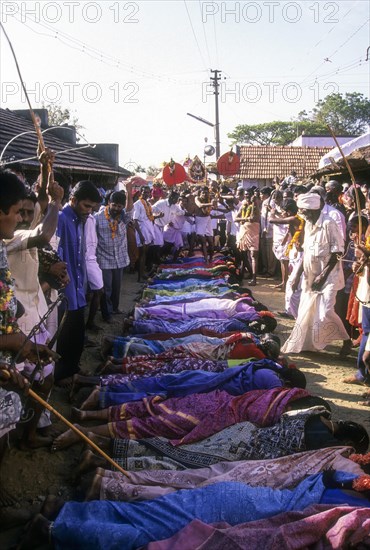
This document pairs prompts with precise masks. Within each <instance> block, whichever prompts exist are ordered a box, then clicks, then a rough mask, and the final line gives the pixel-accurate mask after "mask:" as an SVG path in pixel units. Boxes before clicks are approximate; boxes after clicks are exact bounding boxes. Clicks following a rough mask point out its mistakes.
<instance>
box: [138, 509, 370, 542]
mask: <svg viewBox="0 0 370 550" xmlns="http://www.w3.org/2000/svg"><path fill="white" fill-rule="evenodd" d="M361 543H362V544H363V546H359V545H360V544H361ZM369 546H370V509H369V508H355V507H350V506H336V507H335V508H332V507H328V506H327V505H323V504H314V505H313V506H309V507H308V508H306V509H305V510H303V511H302V512H298V511H297V512H283V513H282V514H278V515H276V516H274V517H272V518H268V519H261V520H257V521H251V522H249V523H242V524H240V525H236V526H234V527H231V526H230V525H228V524H227V523H219V524H214V525H207V524H205V523H203V522H202V521H200V520H198V519H195V520H193V521H192V522H191V523H189V525H187V526H186V527H184V529H182V530H181V531H179V532H178V533H177V534H176V535H174V536H173V537H171V538H169V539H166V540H162V541H158V542H151V543H149V544H148V546H146V550H174V549H175V548H179V549H180V548H181V550H210V549H212V550H225V549H238V550H259V549H260V548H265V549H269V550H283V549H288V548H289V549H290V550H293V549H295V550H299V549H302V548H310V550H329V549H331V550H333V549H337V550H340V549H341V548H357V547H358V548H368V547H369Z"/></svg>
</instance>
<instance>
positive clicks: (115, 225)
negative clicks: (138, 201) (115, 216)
mask: <svg viewBox="0 0 370 550" xmlns="http://www.w3.org/2000/svg"><path fill="white" fill-rule="evenodd" d="M104 216H105V219H106V220H107V221H108V224H109V227H110V230H111V234H112V239H115V237H116V235H117V231H118V220H111V218H110V214H109V206H106V207H105V208H104Z"/></svg>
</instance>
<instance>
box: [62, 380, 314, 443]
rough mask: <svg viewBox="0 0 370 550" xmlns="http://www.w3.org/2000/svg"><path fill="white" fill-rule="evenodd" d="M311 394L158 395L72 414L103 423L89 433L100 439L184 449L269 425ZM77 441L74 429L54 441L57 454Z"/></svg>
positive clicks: (290, 391) (279, 391)
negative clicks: (242, 428) (227, 431)
mask: <svg viewBox="0 0 370 550" xmlns="http://www.w3.org/2000/svg"><path fill="white" fill-rule="evenodd" d="M308 395H309V394H308V392H306V391H305V390H302V389H299V388H292V389H284V388H274V389H272V390H267V391H266V390H255V391H251V392H248V393H245V394H243V395H240V396H238V397H233V396H231V395H230V394H228V393H227V392H225V391H219V390H216V391H213V392H210V393H199V394H192V395H187V396H186V397H173V398H170V399H163V398H162V397H161V396H159V395H156V396H154V397H151V398H149V399H147V398H144V399H142V400H141V401H133V402H131V403H125V404H124V405H117V406H114V407H109V408H107V409H103V410H99V411H79V410H78V409H72V412H73V414H74V417H75V419H76V420H79V421H86V420H97V421H100V422H101V425H99V426H94V427H93V428H91V429H90V430H89V431H92V432H94V433H96V434H98V435H104V436H106V437H117V438H122V439H142V438H145V437H152V436H163V437H167V438H169V439H171V440H173V441H172V443H173V444H174V445H181V444H184V443H191V442H193V441H199V440H201V439H204V438H205V437H208V436H210V435H212V434H214V433H216V432H219V431H220V430H222V429H223V428H226V427H227V426H231V425H233V424H236V423H238V422H243V421H246V420H248V421H250V422H254V423H255V424H257V425H259V426H270V425H272V424H275V423H276V422H277V421H278V419H279V418H280V416H281V415H282V413H283V412H285V410H286V409H287V407H288V406H289V405H290V404H291V403H292V402H293V401H295V400H297V399H299V398H301V397H306V396H308ZM86 431H87V430H86V429H85V432H86ZM78 441H79V437H78V436H77V435H76V434H75V432H73V431H72V430H71V429H69V430H67V431H66V432H65V433H63V434H62V435H61V436H59V437H58V438H56V439H55V440H54V442H53V444H52V450H54V451H57V450H59V449H63V448H64V447H68V446H69V445H71V444H74V443H77V442H78Z"/></svg>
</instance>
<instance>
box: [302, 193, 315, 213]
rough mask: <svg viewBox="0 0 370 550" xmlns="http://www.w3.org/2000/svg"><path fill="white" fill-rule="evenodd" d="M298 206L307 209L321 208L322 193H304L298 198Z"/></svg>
mask: <svg viewBox="0 0 370 550" xmlns="http://www.w3.org/2000/svg"><path fill="white" fill-rule="evenodd" d="M297 206H298V208H304V209H305V210H320V195H317V194H316V193H303V194H302V195H299V196H298V198H297Z"/></svg>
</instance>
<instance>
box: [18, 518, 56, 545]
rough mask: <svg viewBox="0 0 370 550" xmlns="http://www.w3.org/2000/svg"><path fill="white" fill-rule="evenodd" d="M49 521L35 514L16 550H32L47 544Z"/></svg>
mask: <svg viewBox="0 0 370 550" xmlns="http://www.w3.org/2000/svg"><path fill="white" fill-rule="evenodd" d="M49 527H50V521H48V520H47V519H46V517H45V516H43V515H42V514H37V515H36V516H35V517H34V519H33V521H32V523H31V525H30V527H29V529H28V530H27V532H26V534H25V536H24V537H23V539H22V540H21V542H20V544H19V545H18V546H17V550H32V549H33V548H40V547H41V546H42V547H43V546H44V545H45V544H47V543H48V542H49Z"/></svg>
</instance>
